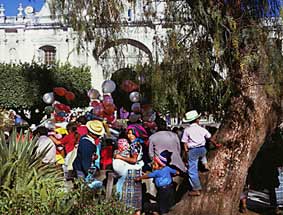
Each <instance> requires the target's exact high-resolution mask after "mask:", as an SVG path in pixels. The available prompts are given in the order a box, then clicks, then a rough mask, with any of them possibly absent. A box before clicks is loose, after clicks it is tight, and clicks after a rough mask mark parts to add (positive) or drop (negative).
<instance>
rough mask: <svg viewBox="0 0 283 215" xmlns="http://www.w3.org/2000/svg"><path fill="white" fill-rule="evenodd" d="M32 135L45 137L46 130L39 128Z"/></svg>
mask: <svg viewBox="0 0 283 215" xmlns="http://www.w3.org/2000/svg"><path fill="white" fill-rule="evenodd" d="M33 133H34V135H37V134H39V135H40V136H42V135H47V134H48V129H47V128H45V127H43V126H40V127H38V128H37V129H36V130H35V131H34V132H33Z"/></svg>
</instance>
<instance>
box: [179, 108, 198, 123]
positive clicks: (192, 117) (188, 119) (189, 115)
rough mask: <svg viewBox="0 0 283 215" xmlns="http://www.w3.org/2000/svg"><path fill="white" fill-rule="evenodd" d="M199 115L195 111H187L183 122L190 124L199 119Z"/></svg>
mask: <svg viewBox="0 0 283 215" xmlns="http://www.w3.org/2000/svg"><path fill="white" fill-rule="evenodd" d="M200 116H201V114H198V112H197V111H196V110H192V111H189V112H187V113H186V114H185V118H183V122H192V121H194V120H196V119H197V118H199V117H200Z"/></svg>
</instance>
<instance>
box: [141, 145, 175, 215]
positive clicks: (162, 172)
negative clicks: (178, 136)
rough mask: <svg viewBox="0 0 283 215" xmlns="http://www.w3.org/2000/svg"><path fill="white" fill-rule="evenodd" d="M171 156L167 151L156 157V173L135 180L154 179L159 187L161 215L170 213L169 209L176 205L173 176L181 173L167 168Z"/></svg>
mask: <svg viewBox="0 0 283 215" xmlns="http://www.w3.org/2000/svg"><path fill="white" fill-rule="evenodd" d="M171 154H172V153H171ZM169 156H171V155H170V153H168V151H167V150H165V151H163V152H161V153H160V155H159V156H155V157H154V158H153V166H152V167H153V169H154V171H153V172H152V173H149V174H146V175H143V176H140V177H137V178H136V179H135V180H136V181H140V180H142V179H148V178H154V182H155V185H156V187H157V202H158V207H159V208H158V210H159V211H158V212H159V213H160V214H165V213H168V212H169V209H170V208H171V207H172V206H173V205H174V203H175V199H174V197H175V188H174V185H173V179H172V175H178V174H179V171H177V170H175V169H172V168H171V167H169V166H167V165H168V164H169V160H170V157H169ZM155 212H157V211H155Z"/></svg>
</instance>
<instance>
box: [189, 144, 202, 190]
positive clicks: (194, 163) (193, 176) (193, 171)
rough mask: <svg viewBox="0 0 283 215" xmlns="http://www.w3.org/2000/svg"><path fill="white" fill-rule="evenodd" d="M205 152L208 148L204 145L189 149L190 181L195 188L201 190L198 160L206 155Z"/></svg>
mask: <svg viewBox="0 0 283 215" xmlns="http://www.w3.org/2000/svg"><path fill="white" fill-rule="evenodd" d="M205 154H206V149H205V147H204V146H203V147H198V148H192V149H189V158H188V166H189V168H188V175H189V182H190V184H191V186H192V189H193V190H201V184H200V180H199V175H198V161H199V159H200V158H202V157H204V156H205Z"/></svg>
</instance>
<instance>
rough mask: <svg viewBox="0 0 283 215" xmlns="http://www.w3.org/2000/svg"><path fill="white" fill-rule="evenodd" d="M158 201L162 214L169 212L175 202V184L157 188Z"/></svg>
mask: <svg viewBox="0 0 283 215" xmlns="http://www.w3.org/2000/svg"><path fill="white" fill-rule="evenodd" d="M157 190H158V192H157V201H158V204H159V211H160V213H161V214H164V213H168V212H169V209H170V208H171V207H172V206H173V205H174V204H175V188H174V186H173V184H171V185H168V186H165V187H159V188H157Z"/></svg>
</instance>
